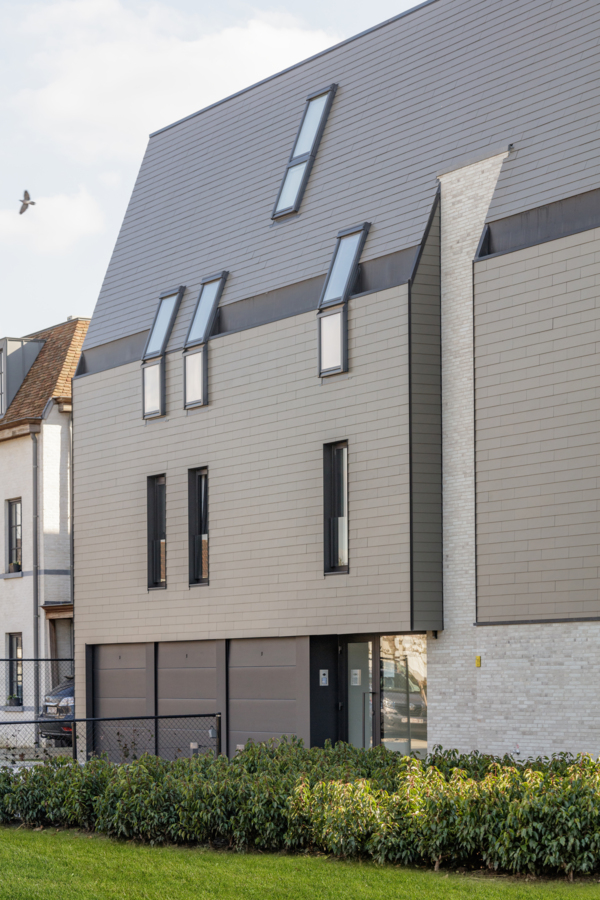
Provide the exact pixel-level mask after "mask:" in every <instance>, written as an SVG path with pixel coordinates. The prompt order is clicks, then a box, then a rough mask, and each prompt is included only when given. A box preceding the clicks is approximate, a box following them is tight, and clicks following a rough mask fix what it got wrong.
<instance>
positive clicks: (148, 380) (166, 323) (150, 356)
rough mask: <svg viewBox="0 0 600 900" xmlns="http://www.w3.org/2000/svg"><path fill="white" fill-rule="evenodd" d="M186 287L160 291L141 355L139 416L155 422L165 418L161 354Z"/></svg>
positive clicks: (162, 357)
mask: <svg viewBox="0 0 600 900" xmlns="http://www.w3.org/2000/svg"><path fill="white" fill-rule="evenodd" d="M184 292H185V287H184V286H183V285H182V286H181V287H179V288H177V289H175V290H170V291H163V292H162V294H160V296H159V302H158V309H157V310H156V315H155V316H154V322H153V324H152V328H151V329H150V334H149V335H148V340H147V341H146V347H145V349H144V352H143V354H142V415H143V417H144V419H154V418H157V417H158V416H164V414H165V359H164V353H165V350H166V348H167V344H168V342H169V337H170V336H171V330H172V328H173V323H174V322H175V318H176V316H177V310H178V309H179V304H180V303H181V298H182V297H183V294H184Z"/></svg>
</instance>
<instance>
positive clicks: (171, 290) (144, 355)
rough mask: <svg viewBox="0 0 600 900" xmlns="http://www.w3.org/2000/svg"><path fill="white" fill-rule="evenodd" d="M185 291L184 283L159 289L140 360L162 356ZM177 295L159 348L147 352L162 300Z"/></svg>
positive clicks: (145, 360)
mask: <svg viewBox="0 0 600 900" xmlns="http://www.w3.org/2000/svg"><path fill="white" fill-rule="evenodd" d="M184 293H185V285H179V287H177V288H169V290H166V291H161V292H160V294H159V295H158V306H157V307H156V312H155V313H154V318H153V320H152V327H151V328H150V331H149V332H148V337H147V338H146V343H145V345H144V352H143V353H142V360H143V361H144V362H147V361H148V360H151V359H157V358H158V357H159V356H163V355H164V352H165V349H166V346H167V344H168V343H169V338H170V337H171V332H172V330H173V325H174V323H175V319H176V318H177V313H178V312H179V307H180V305H181V300H182V298H183V295H184ZM175 295H177V299H176V300H175V305H174V306H173V310H172V312H171V316H170V318H169V324H168V325H167V328H166V329H165V333H164V336H163V340H162V343H161V345H160V349H159V350H155V351H154V352H153V353H148V345H149V344H150V339H151V338H152V332H153V331H154V326H155V325H156V320H157V319H158V316H159V313H160V308H161V306H162V301H163V300H165V299H166V298H167V297H173V296H175Z"/></svg>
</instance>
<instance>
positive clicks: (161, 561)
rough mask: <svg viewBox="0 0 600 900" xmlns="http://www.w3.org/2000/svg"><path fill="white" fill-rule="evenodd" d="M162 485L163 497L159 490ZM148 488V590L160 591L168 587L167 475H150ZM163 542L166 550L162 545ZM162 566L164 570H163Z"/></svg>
mask: <svg viewBox="0 0 600 900" xmlns="http://www.w3.org/2000/svg"><path fill="white" fill-rule="evenodd" d="M161 487H162V489H163V490H162V498H161V496H160V494H161V491H159V490H158V488H161ZM147 490H148V501H147V520H148V590H149V591H160V590H164V589H165V588H166V587H167V476H166V475H165V474H162V475H149V476H148V479H147ZM161 502H162V509H161ZM161 519H162V521H161ZM161 526H162V527H161ZM163 542H164V552H163V549H162V547H161V546H160V545H161V543H163ZM162 568H164V572H161V569H162ZM161 574H164V579H161V577H160V575H161ZM157 575H158V578H157V577H156V576H157Z"/></svg>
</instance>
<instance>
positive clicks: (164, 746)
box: [0, 713, 221, 766]
mask: <svg viewBox="0 0 600 900" xmlns="http://www.w3.org/2000/svg"><path fill="white" fill-rule="evenodd" d="M220 752H221V715H220V713H216V714H214V715H213V714H198V715H187V716H130V717H119V718H106V717H102V718H87V719H75V718H73V717H70V716H68V715H65V716H47V715H44V716H39V717H37V718H35V719H29V720H27V721H24V720H23V721H18V720H15V719H13V720H12V721H0V765H16V766H24V765H29V764H34V763H37V762H43V761H45V760H46V761H47V760H49V759H52V758H54V757H58V756H67V757H72V758H73V759H76V760H78V761H79V762H85V761H86V760H88V759H91V758H92V757H94V756H105V757H106V758H107V759H109V760H110V761H111V762H114V763H125V762H131V761H132V760H134V759H138V758H139V757H140V756H141V755H142V754H143V753H150V754H152V755H154V756H160V757H162V758H163V759H181V758H190V757H192V756H197V755H199V754H203V753H211V754H215V755H217V756H218V755H219V754H220Z"/></svg>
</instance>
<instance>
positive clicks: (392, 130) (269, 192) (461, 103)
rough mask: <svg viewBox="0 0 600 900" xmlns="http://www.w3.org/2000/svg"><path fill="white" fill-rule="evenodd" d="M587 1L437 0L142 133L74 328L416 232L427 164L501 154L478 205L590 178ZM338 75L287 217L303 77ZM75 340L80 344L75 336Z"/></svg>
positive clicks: (296, 272) (597, 18) (599, 108)
mask: <svg viewBox="0 0 600 900" xmlns="http://www.w3.org/2000/svg"><path fill="white" fill-rule="evenodd" d="M599 39H600V3H598V0H433V2H430V3H427V4H425V5H423V6H422V7H418V8H416V9H415V10H413V11H411V12H409V13H408V14H403V15H402V16H399V17H397V18H395V19H392V20H390V21H389V22H386V23H384V24H383V25H381V26H378V27H377V28H374V29H371V30H370V31H368V32H365V33H364V34H362V35H359V36H357V37H356V38H353V39H351V40H349V41H345V42H344V43H342V44H339V45H338V46H336V47H333V48H331V49H330V50H327V51H325V52H323V53H321V54H319V55H318V56H316V57H313V58H312V59H310V60H307V61H305V62H303V63H300V64H298V65H297V66H294V67H292V68H291V69H288V70H286V71H285V72H283V73H280V74H278V75H275V76H274V77H273V78H270V79H267V80H266V81H264V82H261V83H259V84H257V85H254V86H253V87H251V88H249V89H248V90H246V91H242V92H240V93H239V94H236V95H234V96H233V97H231V98H228V99H226V100H225V101H223V102H221V103H218V104H215V105H213V106H212V107H209V108H207V109H205V110H203V111H200V112H199V113H197V114H194V115H192V116H190V117H189V118H187V119H184V120H183V121H182V122H180V123H177V124H175V125H174V126H172V127H167V128H165V129H163V130H162V131H159V132H157V133H156V134H155V135H153V136H152V137H151V138H150V141H149V144H148V148H147V151H146V154H145V156H144V159H143V162H142V166H141V169H140V173H139V175H138V178H137V181H136V184H135V188H134V191H133V195H132V197H131V201H130V203H129V207H128V209H127V213H126V215H125V219H124V222H123V226H122V228H121V232H120V234H119V237H118V240H117V243H116V247H115V250H114V253H113V256H112V259H111V261H110V264H109V267H108V271H107V274H106V278H105V281H104V284H103V287H102V290H101V293H100V297H99V300H98V303H97V306H96V310H95V312H94V316H93V318H92V322H91V325H90V328H89V330H88V334H87V337H86V341H85V348H89V347H94V346H97V345H99V344H102V343H104V342H106V341H111V340H114V339H116V338H120V337H123V336H125V335H130V334H135V333H136V332H140V331H143V330H145V329H147V328H149V327H150V325H151V324H152V320H153V316H154V313H155V311H156V307H157V303H158V294H159V292H160V291H162V290H164V289H165V288H170V287H171V286H177V285H179V284H185V285H187V287H188V291H187V292H186V295H185V297H184V300H183V302H182V305H181V308H180V311H179V315H178V318H177V321H176V323H175V327H174V330H173V335H172V338H171V341H170V344H169V346H170V348H174V347H179V346H181V344H182V341H183V339H184V337H185V333H186V331H187V328H188V325H189V320H190V317H191V314H192V311H193V307H194V303H195V299H196V296H197V291H198V288H199V284H200V279H201V278H202V276H204V275H210V274H212V273H214V272H217V271H219V270H221V269H228V270H229V271H230V277H229V280H228V282H227V286H226V290H225V293H224V295H223V298H222V303H230V302H234V301H236V300H240V299H243V298H246V297H251V296H254V295H255V294H260V293H263V292H265V291H269V290H273V289H275V288H278V287H282V286H285V285H289V284H294V283H296V282H299V281H303V280H305V279H309V278H312V277H315V276H317V275H322V274H323V273H325V271H326V270H327V266H328V264H329V261H330V258H331V253H332V250H333V246H334V237H335V234H336V233H337V231H338V230H339V229H340V228H342V227H345V226H348V225H353V224H355V223H358V222H361V221H370V222H372V229H371V232H370V234H369V238H368V240H367V244H366V246H365V250H364V253H363V257H362V258H363V260H369V259H375V258H377V257H379V256H382V255H384V254H388V253H392V252H394V251H396V250H401V249H403V248H407V247H412V246H414V245H416V244H417V243H418V242H419V241H420V239H421V237H422V234H423V231H424V228H425V225H426V222H427V218H428V216H429V213H430V210H431V206H432V202H433V199H434V195H435V192H436V188H437V180H436V176H437V175H438V174H440V173H441V172H443V171H447V170H450V169H452V168H457V167H458V166H460V165H464V164H466V163H468V162H471V161H474V160H476V159H477V158H483V157H485V156H489V155H492V154H493V153H497V152H501V151H503V150H505V149H506V148H507V146H508V144H509V143H514V144H515V146H516V148H517V152H516V153H514V154H511V157H510V158H509V159H508V160H507V161H506V162H505V163H504V166H503V170H502V173H501V176H500V180H499V183H498V187H497V190H496V193H495V195H494V198H493V201H492V205H491V209H490V220H495V219H499V218H502V217H504V216H508V215H512V214H515V213H518V212H521V211H523V210H526V209H531V208H533V207H537V206H540V205H542V204H544V203H547V202H551V201H554V200H560V199H563V198H565V197H569V196H572V195H574V194H578V193H583V192H584V191H588V190H592V189H593V188H597V187H599V186H600V131H599V127H598V122H599V117H600V104H599V103H598V95H599V93H600V84H599V74H600V52H599V51H600V48H599ZM332 82H337V83H338V85H339V88H338V92H337V95H336V98H335V101H334V104H333V108H332V110H331V114H330V116H329V121H328V123H327V127H326V130H325V134H324V137H323V140H322V142H321V146H320V149H319V152H318V156H317V160H316V163H315V166H314V168H313V171H312V175H311V178H310V181H309V184H308V188H307V190H306V193H305V195H304V200H303V203H302V208H301V210H300V213H299V215H297V216H292V217H288V218H287V219H284V220H281V221H277V222H272V221H271V218H270V214H271V210H272V207H273V203H274V200H275V197H276V194H277V190H278V187H279V184H280V181H281V178H282V176H283V172H284V167H285V164H286V162H287V159H288V157H289V153H290V150H291V146H292V142H293V139H294V136H295V133H296V129H297V127H298V124H299V121H300V116H301V114H302V110H303V107H304V100H305V97H306V95H307V94H308V93H310V92H313V91H314V90H316V89H319V88H321V87H326V86H327V85H329V84H330V83H332ZM85 348H84V349H85Z"/></svg>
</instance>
